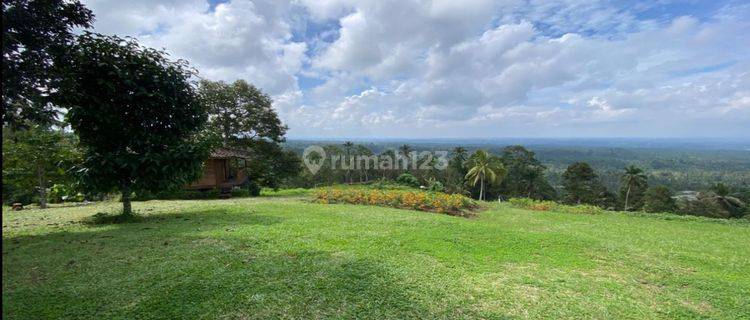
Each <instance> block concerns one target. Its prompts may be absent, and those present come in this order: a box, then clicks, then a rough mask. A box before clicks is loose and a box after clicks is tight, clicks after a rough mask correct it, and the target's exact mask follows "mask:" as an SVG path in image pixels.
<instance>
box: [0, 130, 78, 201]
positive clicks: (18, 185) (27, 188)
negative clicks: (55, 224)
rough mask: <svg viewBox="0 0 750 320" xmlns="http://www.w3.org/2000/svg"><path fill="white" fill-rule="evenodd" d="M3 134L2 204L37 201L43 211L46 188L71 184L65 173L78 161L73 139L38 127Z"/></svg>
mask: <svg viewBox="0 0 750 320" xmlns="http://www.w3.org/2000/svg"><path fill="white" fill-rule="evenodd" d="M3 131H4V132H3V200H4V201H5V203H13V202H21V203H24V204H27V203H29V202H31V201H33V200H34V199H36V200H37V201H38V202H39V205H40V206H41V207H42V208H44V207H45V206H46V203H47V200H48V199H47V198H48V197H47V189H48V188H50V187H51V186H52V185H54V184H72V182H73V179H72V177H71V175H70V174H69V172H68V169H69V168H71V167H72V166H73V165H74V164H76V163H78V162H79V161H80V152H79V150H78V149H77V148H76V147H75V140H74V137H73V136H72V135H71V134H66V133H64V132H62V131H58V130H51V129H48V128H45V127H43V126H40V125H27V126H26V129H19V130H16V131H12V130H9V129H7V128H6V129H4V130H3Z"/></svg>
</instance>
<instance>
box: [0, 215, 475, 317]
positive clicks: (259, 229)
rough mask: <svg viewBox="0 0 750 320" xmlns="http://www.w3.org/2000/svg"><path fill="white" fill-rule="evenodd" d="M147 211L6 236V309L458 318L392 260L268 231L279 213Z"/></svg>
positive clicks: (63, 313) (70, 313) (73, 313)
mask: <svg viewBox="0 0 750 320" xmlns="http://www.w3.org/2000/svg"><path fill="white" fill-rule="evenodd" d="M142 218H143V220H141V221H139V222H137V223H127V224H117V225H107V226H104V227H102V226H101V225H98V224H92V225H91V226H92V227H91V228H87V229H85V230H81V231H80V232H71V231H62V232H54V233H48V234H42V235H30V236H19V237H13V238H10V239H5V240H11V241H12V243H10V245H8V246H6V241H4V243H3V256H4V259H3V279H4V283H3V303H4V307H3V315H4V316H9V317H12V318H63V319H64V318H71V319H72V318H75V319H86V318H89V319H94V318H96V319H100V318H122V319H132V318H139V319H140V318H169V319H191V318H229V319H233V318H237V319H247V318H253V319H256V318H257V319H267V318H304V319H308V318H347V319H348V318H378V319H380V318H394V319H403V318H452V316H451V313H452V312H453V310H449V309H447V308H445V306H441V305H440V303H438V302H434V301H439V300H440V299H441V293H434V292H432V293H430V295H425V293H424V292H422V291H420V290H423V289H420V287H419V286H417V285H415V284H414V282H413V281H411V282H410V281H408V280H409V279H406V278H405V277H406V275H404V274H403V273H401V272H399V271H398V268H394V267H393V266H391V265H388V264H385V263H382V262H379V261H374V260H372V259H367V258H362V257H357V256H355V255H353V254H346V253H340V252H326V251H319V250H310V249H309V248H307V249H302V248H301V247H294V246H292V247H288V246H287V247H284V245H285V244H286V245H288V244H289V242H288V241H283V240H282V239H280V238H279V237H278V236H277V237H271V236H269V234H268V232H269V231H268V230H270V229H268V228H278V226H277V224H283V220H282V219H281V218H279V217H275V216H266V215H263V214H259V213H257V212H254V213H243V212H236V211H233V212H227V211H226V210H203V211H195V212H181V213H170V214H153V215H147V216H144V217H142ZM229 225H233V226H236V227H237V228H238V229H240V231H242V232H239V231H238V232H234V230H231V229H229V228H227V226H229ZM242 227H248V228H247V229H242ZM408 283H411V284H408ZM425 297H429V298H430V300H431V299H434V301H432V302H431V301H427V300H426V299H425ZM464 312H465V310H464ZM462 315H463V316H466V314H462ZM453 316H455V314H454V315H453Z"/></svg>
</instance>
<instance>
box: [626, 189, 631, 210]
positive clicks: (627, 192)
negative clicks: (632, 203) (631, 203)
mask: <svg viewBox="0 0 750 320" xmlns="http://www.w3.org/2000/svg"><path fill="white" fill-rule="evenodd" d="M630 187H631V186H630V184H628V191H625V211H628V198H629V197H630Z"/></svg>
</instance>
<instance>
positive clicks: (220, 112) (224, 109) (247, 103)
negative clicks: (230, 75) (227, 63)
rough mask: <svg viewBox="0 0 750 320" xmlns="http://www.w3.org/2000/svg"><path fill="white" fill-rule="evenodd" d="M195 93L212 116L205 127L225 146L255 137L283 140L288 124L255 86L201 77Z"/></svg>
mask: <svg viewBox="0 0 750 320" xmlns="http://www.w3.org/2000/svg"><path fill="white" fill-rule="evenodd" d="M198 93H199V96H200V98H201V101H202V102H203V104H204V105H205V106H206V107H207V108H208V112H209V114H210V115H211V121H210V123H209V125H208V128H209V129H210V130H212V131H213V132H215V133H216V134H218V135H219V136H221V138H222V141H223V142H224V145H229V146H231V145H235V146H242V145H243V142H245V141H247V140H255V139H267V140H271V141H273V142H282V141H284V134H286V130H287V127H286V126H284V125H283V124H282V123H281V120H280V119H279V117H278V115H277V114H276V112H275V111H274V110H273V107H272V105H271V103H272V100H271V97H270V96H268V95H267V94H265V93H263V92H261V91H260V90H259V89H258V88H256V87H255V86H253V85H251V84H249V83H247V82H245V81H244V80H237V81H235V82H234V83H232V84H227V83H225V82H223V81H218V82H214V81H208V80H203V81H201V82H200V86H199V89H198ZM238 143H239V145H238Z"/></svg>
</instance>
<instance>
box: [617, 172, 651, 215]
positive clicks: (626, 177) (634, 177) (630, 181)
mask: <svg viewBox="0 0 750 320" xmlns="http://www.w3.org/2000/svg"><path fill="white" fill-rule="evenodd" d="M620 180H621V181H622V184H623V185H624V186H625V188H627V191H625V211H627V210H628V209H630V206H629V204H628V201H629V200H630V191H631V190H632V189H633V188H638V187H643V186H645V185H646V183H647V180H648V177H646V174H645V173H643V169H641V168H638V167H636V166H634V165H630V166H628V167H626V168H625V173H624V174H623V175H622V177H621V179H620Z"/></svg>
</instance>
